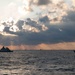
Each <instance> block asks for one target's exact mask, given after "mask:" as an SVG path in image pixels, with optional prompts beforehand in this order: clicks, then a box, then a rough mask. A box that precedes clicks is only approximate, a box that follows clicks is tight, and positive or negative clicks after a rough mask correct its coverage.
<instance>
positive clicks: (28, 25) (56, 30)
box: [0, 0, 75, 45]
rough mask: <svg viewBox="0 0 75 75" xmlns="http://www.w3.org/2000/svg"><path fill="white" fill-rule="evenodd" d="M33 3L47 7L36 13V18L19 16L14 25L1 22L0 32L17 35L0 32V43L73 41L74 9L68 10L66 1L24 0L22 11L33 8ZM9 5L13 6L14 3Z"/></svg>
mask: <svg viewBox="0 0 75 75" xmlns="http://www.w3.org/2000/svg"><path fill="white" fill-rule="evenodd" d="M53 1H54V0H53ZM54 2H55V1H54ZM60 3H61V5H60ZM33 4H34V5H33ZM35 5H36V6H38V7H40V6H41V7H42V6H43V5H44V6H49V7H47V8H48V9H47V8H46V9H47V10H45V11H44V12H41V15H40V17H39V16H38V15H37V16H38V18H35V19H34V18H33V19H32V18H30V17H29V18H27V19H20V18H19V20H18V21H17V22H16V23H14V25H12V24H11V23H10V25H9V24H8V23H7V22H6V21H5V22H3V23H2V25H0V31H1V32H0V33H4V32H6V33H9V34H12V35H13V34H14V35H17V36H13V37H12V36H6V37H4V35H2V34H0V35H1V36H0V42H2V44H4V45H11V44H13V45H39V44H42V43H44V44H57V43H63V42H74V41H75V34H74V32H75V22H74V21H75V14H74V12H75V11H72V10H69V8H68V6H67V5H66V3H64V2H61V0H60V1H59V0H58V1H57V3H56V4H55V3H52V0H51V1H49V0H35V1H34V0H27V1H26V0H25V2H24V7H23V11H24V12H26V13H27V12H28V11H29V12H31V11H30V9H32V10H33V6H35ZM10 6H12V7H14V4H11V5H10ZM28 9H29V10H28ZM39 9H40V8H39ZM13 10H14V9H13ZM41 11H42V10H41ZM21 12H22V11H21ZM24 14H25V13H24Z"/></svg>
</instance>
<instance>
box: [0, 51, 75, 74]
mask: <svg viewBox="0 0 75 75" xmlns="http://www.w3.org/2000/svg"><path fill="white" fill-rule="evenodd" d="M0 75H75V53H74V52H73V51H68V50H66V51H64V50H60V51H52V50H51V51H48V50H44V51H42V50H25V51H21V50H19V51H14V52H0Z"/></svg>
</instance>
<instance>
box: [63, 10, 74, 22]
mask: <svg viewBox="0 0 75 75" xmlns="http://www.w3.org/2000/svg"><path fill="white" fill-rule="evenodd" d="M64 18H65V19H64V21H70V22H75V11H68V15H67V16H65V17H64Z"/></svg>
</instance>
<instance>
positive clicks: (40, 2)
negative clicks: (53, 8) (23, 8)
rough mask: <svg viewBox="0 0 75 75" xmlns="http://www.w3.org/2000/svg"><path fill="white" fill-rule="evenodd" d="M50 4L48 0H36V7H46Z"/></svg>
mask: <svg viewBox="0 0 75 75" xmlns="http://www.w3.org/2000/svg"><path fill="white" fill-rule="evenodd" d="M50 2H51V1H50V0H36V4H37V5H47V4H49V3H50Z"/></svg>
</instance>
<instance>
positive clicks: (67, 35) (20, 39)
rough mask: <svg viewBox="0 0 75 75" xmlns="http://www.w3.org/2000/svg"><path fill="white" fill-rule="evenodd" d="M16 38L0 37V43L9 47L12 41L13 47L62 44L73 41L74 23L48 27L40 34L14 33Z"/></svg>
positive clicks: (74, 39)
mask: <svg viewBox="0 0 75 75" xmlns="http://www.w3.org/2000/svg"><path fill="white" fill-rule="evenodd" d="M15 34H16V35H18V36H17V37H12V38H11V37H3V36H0V39H2V40H0V42H2V43H3V44H5V45H10V44H11V41H13V44H14V45H21V44H27V45H37V44H41V43H47V44H53V43H62V42H74V41H75V23H63V24H61V25H50V26H49V29H48V30H47V31H42V32H40V33H35V32H34V33H33V32H31V33H29V32H23V31H22V32H19V33H15Z"/></svg>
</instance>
